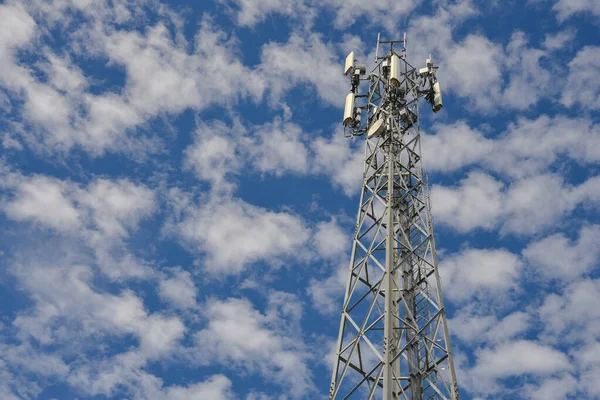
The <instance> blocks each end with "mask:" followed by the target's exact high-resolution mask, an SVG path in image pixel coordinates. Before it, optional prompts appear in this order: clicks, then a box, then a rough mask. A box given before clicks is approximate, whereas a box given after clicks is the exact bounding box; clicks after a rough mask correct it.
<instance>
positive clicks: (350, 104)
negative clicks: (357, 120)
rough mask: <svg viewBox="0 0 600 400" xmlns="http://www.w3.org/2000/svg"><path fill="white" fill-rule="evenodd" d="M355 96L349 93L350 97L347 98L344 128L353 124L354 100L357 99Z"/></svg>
mask: <svg viewBox="0 0 600 400" xmlns="http://www.w3.org/2000/svg"><path fill="white" fill-rule="evenodd" d="M355 96H356V95H355V94H354V93H352V92H350V93H348V95H347V96H346V105H345V107H344V126H346V125H348V124H350V123H352V120H353V119H354V118H353V115H352V114H354V98H355Z"/></svg>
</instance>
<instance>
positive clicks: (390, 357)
mask: <svg viewBox="0 0 600 400" xmlns="http://www.w3.org/2000/svg"><path fill="white" fill-rule="evenodd" d="M380 46H386V47H388V46H389V51H388V52H387V53H386V54H385V55H383V56H379V48H380ZM395 46H396V47H395ZM396 49H398V50H399V51H400V53H398V52H396ZM375 63H376V65H375V68H373V70H372V71H371V72H370V73H369V74H368V75H367V72H366V67H365V66H364V65H359V64H358V63H357V62H356V60H355V56H354V52H352V53H350V54H349V55H348V58H347V59H346V65H345V68H344V74H345V75H347V76H349V77H350V82H351V85H352V89H351V92H350V93H349V94H348V96H347V97H346V105H345V109H344V133H345V135H346V136H347V137H352V136H366V137H365V163H364V170H363V185H362V192H361V197H360V205H359V210H358V218H357V221H356V228H355V232H354V241H353V244H352V256H351V259H350V268H349V276H348V280H347V282H346V293H345V298H344V304H343V306H342V317H341V322H340V330H339V336H338V341H337V349H336V360H335V365H334V368H333V376H332V379H331V389H330V393H329V399H330V400H333V399H383V400H392V399H394V400H396V399H405V400H429V399H448V400H458V399H459V394H458V385H457V383H456V374H455V370H454V362H453V359H452V352H451V349H450V336H449V333H448V325H447V323H446V313H445V308H444V301H443V299H442V289H441V283H440V277H439V274H438V269H437V256H436V252H435V242H434V237H433V221H432V217H431V213H430V202H429V196H428V192H427V187H426V184H425V182H424V177H423V170H422V168H421V141H420V129H419V107H418V101H419V99H420V98H421V97H425V99H426V100H427V101H428V102H429V103H430V104H431V106H432V109H433V111H434V112H437V111H439V110H440V109H441V108H442V96H441V91H440V85H439V83H438V82H437V78H436V70H437V67H436V66H434V64H433V63H432V61H431V56H430V58H429V59H427V61H426V66H425V67H424V68H421V69H418V70H417V69H415V67H413V66H412V65H411V64H409V62H408V61H407V60H406V35H404V40H392V41H383V40H380V39H379V37H378V38H377V50H376V52H375ZM361 81H367V82H368V84H369V88H368V92H367V93H366V94H360V92H359V85H360V83H361Z"/></svg>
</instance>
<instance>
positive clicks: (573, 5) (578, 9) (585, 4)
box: [552, 0, 600, 21]
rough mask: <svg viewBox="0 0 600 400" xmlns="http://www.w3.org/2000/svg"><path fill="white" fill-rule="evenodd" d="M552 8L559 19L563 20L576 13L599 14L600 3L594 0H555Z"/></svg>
mask: <svg viewBox="0 0 600 400" xmlns="http://www.w3.org/2000/svg"><path fill="white" fill-rule="evenodd" d="M552 9H553V10H554V11H555V12H556V13H557V17H558V20H559V21H564V20H565V19H567V18H569V17H571V16H572V15H573V14H578V13H590V14H592V15H594V16H600V4H598V2H597V1H596V0H576V1H573V0H556V3H555V4H554V6H553V7H552Z"/></svg>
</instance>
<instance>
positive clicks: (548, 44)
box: [544, 29, 576, 51]
mask: <svg viewBox="0 0 600 400" xmlns="http://www.w3.org/2000/svg"><path fill="white" fill-rule="evenodd" d="M575 33H576V32H575V31H574V30H572V29H565V30H563V31H560V32H557V33H547V34H546V38H545V39H544V48H545V49H547V50H550V51H553V50H561V49H564V48H565V47H566V46H568V45H569V44H570V43H571V42H572V41H573V40H575Z"/></svg>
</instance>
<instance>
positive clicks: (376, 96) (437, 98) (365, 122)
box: [343, 34, 443, 137]
mask: <svg viewBox="0 0 600 400" xmlns="http://www.w3.org/2000/svg"><path fill="white" fill-rule="evenodd" d="M383 47H386V48H387V51H386V52H385V53H384V52H382V54H381V55H380V52H381V51H382V48H383ZM359 61H360V60H358V59H357V58H356V55H355V53H354V52H351V53H350V54H348V56H347V57H346V62H345V64H344V75H346V76H347V77H349V79H350V92H349V93H348V95H347V96H346V102H345V105H344V119H343V125H344V134H345V136H347V137H351V136H361V135H364V134H365V133H367V134H368V135H369V136H372V135H381V134H383V133H385V131H386V129H385V124H384V122H383V121H384V120H385V119H386V117H390V116H392V115H390V113H391V112H392V110H394V112H397V113H399V114H400V115H397V116H396V117H399V118H400V120H402V121H404V126H405V127H406V128H407V129H408V128H409V127H410V126H414V125H415V124H416V123H417V122H418V121H417V119H416V118H417V117H416V116H417V115H418V113H417V112H416V109H414V108H416V107H417V103H418V99H419V98H420V97H424V98H425V100H426V101H427V102H428V103H429V104H431V108H432V110H433V112H438V111H440V110H441V109H442V107H443V104H442V92H441V88H440V84H439V82H438V80H437V69H438V67H437V66H436V65H435V64H434V63H433V61H432V58H431V55H430V56H429V58H427V59H426V60H425V66H424V67H423V68H416V67H414V66H413V65H412V64H411V63H410V62H409V61H408V60H407V57H406V34H404V39H401V40H381V38H380V36H379V35H377V47H376V50H375V59H374V61H375V66H374V68H373V69H372V70H371V71H370V72H369V73H367V66H366V65H365V64H361V63H360V62H359ZM363 82H368V86H369V87H368V91H367V92H366V93H361V83H363Z"/></svg>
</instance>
